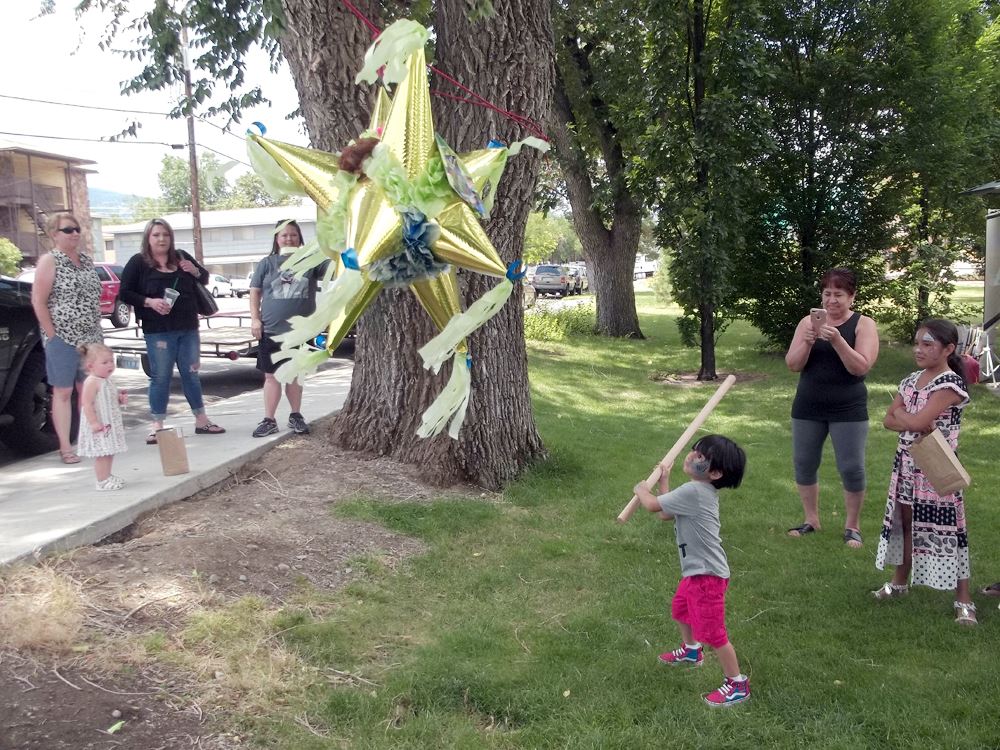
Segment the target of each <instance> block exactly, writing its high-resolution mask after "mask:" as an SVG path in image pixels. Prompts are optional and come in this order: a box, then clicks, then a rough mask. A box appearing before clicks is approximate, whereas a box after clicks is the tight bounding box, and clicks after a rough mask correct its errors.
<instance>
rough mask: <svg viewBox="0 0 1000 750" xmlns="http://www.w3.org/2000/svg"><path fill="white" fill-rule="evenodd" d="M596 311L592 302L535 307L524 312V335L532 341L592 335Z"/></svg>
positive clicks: (595, 325)
mask: <svg viewBox="0 0 1000 750" xmlns="http://www.w3.org/2000/svg"><path fill="white" fill-rule="evenodd" d="M596 328H597V311H596V309H595V308H594V305H593V303H588V304H585V305H573V306H572V307H563V308H560V309H558V310H552V309H550V308H548V307H536V308H534V309H533V310H532V311H530V312H526V313H525V314H524V336H525V338H527V339H531V340H533V341H562V340H563V339H566V338H568V337H570V336H579V335H585V336H589V335H593V333H594V331H595V329H596Z"/></svg>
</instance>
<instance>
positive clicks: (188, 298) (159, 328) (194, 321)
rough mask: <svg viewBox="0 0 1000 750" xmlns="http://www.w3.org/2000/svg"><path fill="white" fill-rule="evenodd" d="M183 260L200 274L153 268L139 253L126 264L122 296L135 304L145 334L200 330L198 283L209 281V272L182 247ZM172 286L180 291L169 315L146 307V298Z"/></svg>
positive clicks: (158, 295) (159, 293)
mask: <svg viewBox="0 0 1000 750" xmlns="http://www.w3.org/2000/svg"><path fill="white" fill-rule="evenodd" d="M178 253H180V256H181V258H182V259H184V260H189V261H191V262H192V263H194V264H195V265H196V266H197V267H198V269H199V270H200V273H199V274H198V278H197V279H195V277H194V276H192V275H191V274H189V273H188V272H187V271H182V270H181V269H180V268H178V269H177V270H176V271H157V270H156V269H154V268H150V267H149V264H147V263H146V261H145V259H143V257H142V253H136V254H135V255H133V256H132V257H131V258H129V261H128V263H126V264H125V270H124V271H122V276H121V282H122V285H121V291H120V294H121V297H122V299H123V300H125V301H126V302H128V303H129V304H130V305H132V308H133V309H134V310H135V317H136V318H137V319H138V320H139V323H140V325H142V330H143V332H144V333H165V332H167V331H190V330H197V329H198V304H197V301H196V300H195V286H194V285H195V284H198V283H201V284H207V283H208V276H209V274H208V271H207V270H206V269H205V268H204V266H202V265H201V264H200V263H198V261H196V260H195V259H194V258H192V257H191V256H190V255H188V254H187V253H186V252H184V251H183V250H178ZM168 287H172V288H174V289H176V290H177V291H178V292H180V297H178V298H177V301H176V302H175V303H174V306H173V308H172V309H171V310H170V312H169V314H167V315H160V314H159V313H158V312H156V311H154V310H151V309H149V308H148V307H146V306H145V305H146V298H147V297H162V296H163V290H164V289H167V288H168Z"/></svg>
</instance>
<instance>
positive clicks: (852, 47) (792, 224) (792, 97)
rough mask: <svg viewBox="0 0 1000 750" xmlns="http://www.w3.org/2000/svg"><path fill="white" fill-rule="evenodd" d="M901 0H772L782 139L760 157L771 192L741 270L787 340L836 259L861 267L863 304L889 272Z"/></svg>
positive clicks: (771, 58)
mask: <svg viewBox="0 0 1000 750" xmlns="http://www.w3.org/2000/svg"><path fill="white" fill-rule="evenodd" d="M891 6H892V3H881V2H871V1H869V0H861V1H859V0H826V1H825V2H822V3H813V2H802V0H762V2H761V14H760V21H759V27H758V28H759V33H760V36H761V39H762V43H763V44H764V46H765V49H766V55H767V66H768V68H767V71H768V76H769V77H768V80H767V85H766V87H763V88H762V89H761V90H760V91H759V93H758V94H757V96H759V97H760V98H761V99H762V101H763V102H765V104H766V107H767V111H768V112H769V113H770V114H771V117H770V127H769V135H770V137H771V139H772V140H773V143H774V148H773V149H772V150H771V151H770V153H769V154H768V155H767V158H765V159H758V160H756V161H755V162H754V169H755V171H756V174H757V175H758V176H759V178H760V182H761V190H759V191H758V192H756V199H755V201H754V203H753V205H752V207H751V215H752V216H753V217H754V220H753V222H752V223H751V224H750V225H748V227H747V231H748V238H747V243H746V245H745V250H744V253H743V254H742V256H741V258H740V266H741V267H743V268H746V269H752V271H750V272H748V273H745V274H741V275H739V276H738V277H737V278H736V283H737V284H738V287H739V290H740V292H741V293H742V295H743V296H744V299H745V300H746V304H747V315H748V317H749V319H750V321H751V322H753V323H754V324H755V325H756V326H757V327H758V328H759V329H760V330H761V331H762V332H763V333H764V335H765V336H767V337H769V338H771V339H772V340H774V341H776V342H778V343H781V344H787V343H788V342H789V341H790V340H791V336H792V333H793V332H794V330H795V326H796V324H797V323H798V321H799V320H800V319H801V317H802V315H803V311H807V310H808V309H809V307H810V306H812V305H815V304H816V302H817V300H818V291H817V288H816V284H817V282H818V279H819V276H820V274H822V272H823V271H825V270H826V269H827V268H830V267H831V266H850V267H852V268H854V269H855V270H856V271H857V272H858V273H859V277H860V281H861V286H860V289H861V294H860V296H859V302H861V301H862V300H864V298H865V295H866V294H867V295H870V293H871V291H872V290H873V288H874V282H875V281H876V279H878V280H880V279H881V276H882V266H883V263H882V257H883V252H884V251H885V249H886V248H887V247H888V246H889V244H890V242H891V239H892V236H891V220H892V216H893V213H894V206H893V201H892V200H891V197H890V196H889V195H888V191H890V189H891V185H890V184H889V183H888V181H887V180H886V177H887V174H886V172H885V170H884V168H883V167H884V151H885V148H886V146H887V144H888V142H889V138H890V135H891V133H892V129H893V128H894V127H895V126H896V124H897V122H898V119H897V118H898V115H897V112H898V109H897V96H896V93H895V91H894V88H893V86H894V84H895V83H896V82H894V81H893V80H892V76H891V73H890V71H891V57H892V54H893V48H894V44H895V36H896V31H897V27H896V26H895V25H894V18H893V14H894V13H895V12H897V11H896V10H895V9H894V8H893V7H891Z"/></svg>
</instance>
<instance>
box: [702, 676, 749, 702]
mask: <svg viewBox="0 0 1000 750" xmlns="http://www.w3.org/2000/svg"><path fill="white" fill-rule="evenodd" d="M701 697H702V698H703V699H704V700H705V703H707V704H708V705H710V706H734V705H736V704H737V703H742V702H743V701H747V700H750V680H730V679H729V678H728V677H727V678H726V680H725V682H723V683H722V687H720V688H719V689H718V690H713V691H712V692H711V693H705V694H704V695H703V696H701Z"/></svg>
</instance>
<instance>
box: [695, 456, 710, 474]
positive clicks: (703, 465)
mask: <svg viewBox="0 0 1000 750" xmlns="http://www.w3.org/2000/svg"><path fill="white" fill-rule="evenodd" d="M711 468H712V465H711V464H710V463H709V462H708V461H706V460H705V459H702V460H700V461H692V462H691V473H692V474H693V475H694V476H696V477H699V478H703V477H707V476H708V472H709V470H710V469H711Z"/></svg>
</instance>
